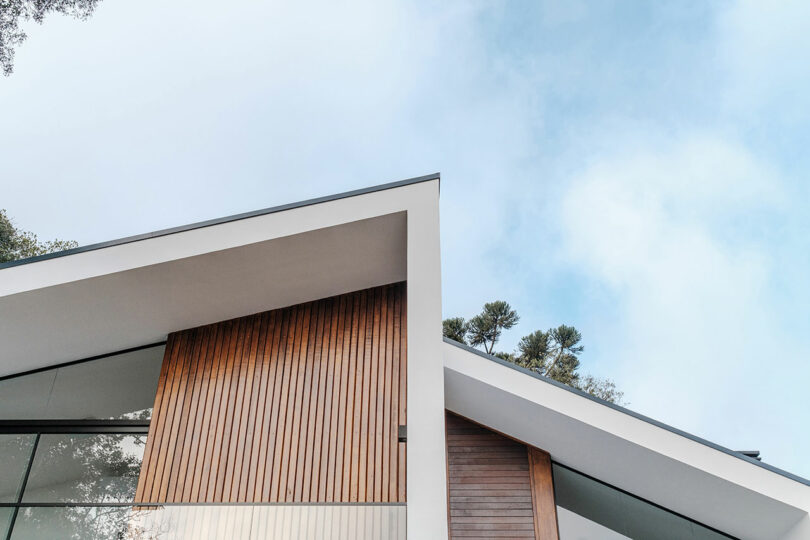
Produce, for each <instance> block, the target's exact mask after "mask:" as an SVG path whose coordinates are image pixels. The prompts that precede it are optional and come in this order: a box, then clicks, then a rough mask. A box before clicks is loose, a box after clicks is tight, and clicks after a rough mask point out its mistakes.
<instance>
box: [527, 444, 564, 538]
mask: <svg viewBox="0 0 810 540" xmlns="http://www.w3.org/2000/svg"><path fill="white" fill-rule="evenodd" d="M528 450H529V472H530V474H531V480H532V504H533V506H534V532H535V537H536V538H537V540H558V538H559V533H558V528H557V504H556V503H555V501H554V480H553V477H552V475H551V456H549V455H548V452H543V451H542V450H538V449H537V448H534V447H532V446H529V447H528Z"/></svg>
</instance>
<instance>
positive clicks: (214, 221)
mask: <svg viewBox="0 0 810 540" xmlns="http://www.w3.org/2000/svg"><path fill="white" fill-rule="evenodd" d="M430 180H439V181H441V176H440V174H439V173H433V174H428V175H425V176H417V177H415V178H408V179H406V180H399V181H397V182H389V183H387V184H380V185H377V186H372V187H367V188H362V189H355V190H352V191H344V192H343V193H337V194H335V195H327V196H325V197H317V198H315V199H307V200H305V201H300V202H295V203H289V204H282V205H280V206H273V207H270V208H263V209H261V210H253V211H252V212H244V213H242V214H235V215H232V216H227V217H222V218H216V219H209V220H207V221H199V222H197V223H191V224H189V225H181V226H179V227H172V228H169V229H162V230H159V231H154V232H150V233H144V234H138V235H135V236H127V237H126V238H119V239H117V240H109V241H107V242H99V243H97V244H90V245H87V246H79V247H77V248H73V249H67V250H65V251H57V252H55V253H47V254H45V255H38V256H36V257H28V258H26V259H19V260H16V261H9V262H5V263H0V270H3V269H4V268H11V267H12V266H20V265H23V264H31V263H35V262H39V261H45V260H48V259H55V258H57V257H66V256H68V255H75V254H76V253H84V252H85V251H95V250H97V249H103V248H107V247H112V246H120V245H122V244H129V243H131V242H138V241H140V240H148V239H149V238H156V237H158V236H167V235H169V234H176V233H181V232H185V231H191V230H193V229H202V228H203V227H211V226H213V225H221V224H223V223H229V222H231V221H239V220H241V219H248V218H252V217H257V216H264V215H267V214H275V213H276V212H283V211H285V210H293V209H295V208H303V207H305V206H312V205H314V204H320V203H325V202H331V201H337V200H340V199H347V198H349V197H356V196H358V195H366V194H368V193H376V192H377V191H385V190H387V189H394V188H398V187H403V186H410V185H412V184H419V183H421V182H428V181H430Z"/></svg>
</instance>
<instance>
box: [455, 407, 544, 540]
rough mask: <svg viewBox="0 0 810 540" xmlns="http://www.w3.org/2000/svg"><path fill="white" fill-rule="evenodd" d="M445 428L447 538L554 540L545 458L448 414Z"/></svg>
mask: <svg viewBox="0 0 810 540" xmlns="http://www.w3.org/2000/svg"><path fill="white" fill-rule="evenodd" d="M446 426H447V468H448V491H449V504H450V511H449V513H450V516H449V521H450V538H538V539H542V540H547V539H551V538H557V537H556V531H557V520H556V514H555V515H554V516H553V520H549V517H548V516H549V514H548V512H549V504H550V505H551V511H553V508H554V492H553V487H552V484H551V476H550V474H551V468H550V461H546V462H545V463H547V464H548V467H547V471H548V476H547V477H546V476H544V474H545V469H544V468H543V463H544V462H543V461H542V459H543V457H545V458H546V459H548V454H546V453H545V452H542V451H541V450H537V449H536V448H532V447H527V445H525V444H522V443H520V442H517V441H514V440H512V439H510V438H508V437H504V436H503V435H500V434H499V433H496V432H494V431H491V430H489V429H487V428H485V427H483V426H480V425H478V424H475V423H473V422H470V421H468V420H466V419H464V418H461V417H459V416H456V415H454V414H452V413H450V412H448V413H447V415H446ZM530 456H531V459H530ZM533 475H534V476H536V477H537V478H533ZM546 481H547V483H544V482H546ZM549 497H550V498H549ZM538 503H540V504H538ZM551 534H553V535H554V536H550V535H551Z"/></svg>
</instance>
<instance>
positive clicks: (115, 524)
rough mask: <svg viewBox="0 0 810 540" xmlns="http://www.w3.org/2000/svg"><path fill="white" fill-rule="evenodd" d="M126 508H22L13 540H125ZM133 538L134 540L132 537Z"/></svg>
mask: <svg viewBox="0 0 810 540" xmlns="http://www.w3.org/2000/svg"><path fill="white" fill-rule="evenodd" d="M129 513H130V509H129V508H128V507H121V506H118V507H103V506H102V507H99V506H95V507H86V506H85V507H81V506H79V507H64V506H57V507H45V506H39V507H23V508H20V511H19V513H18V514H17V519H16V520H15V522H14V532H13V534H12V535H11V538H12V539H13V540H29V539H30V540H35V539H36V540H40V539H42V538H76V539H82V540H83V539H90V538H92V539H93V540H96V539H98V540H119V539H121V538H128V536H127V524H128V521H129ZM133 538H135V537H133Z"/></svg>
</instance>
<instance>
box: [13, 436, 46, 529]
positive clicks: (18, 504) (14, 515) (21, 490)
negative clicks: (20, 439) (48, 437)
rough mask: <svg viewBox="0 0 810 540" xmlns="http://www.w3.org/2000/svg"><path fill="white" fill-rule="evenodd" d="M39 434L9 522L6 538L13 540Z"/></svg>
mask: <svg viewBox="0 0 810 540" xmlns="http://www.w3.org/2000/svg"><path fill="white" fill-rule="evenodd" d="M39 436H40V434H39V433H37V436H36V438H35V439H34V446H33V447H32V448H31V455H30V456H29V457H28V465H27V466H26V467H25V475H23V480H22V484H20V489H19V493H18V494H17V506H15V507H14V512H13V513H12V514H11V520H10V521H9V523H8V532H7V533H6V540H11V531H13V530H14V523H15V522H16V521H17V514H18V513H19V512H20V504H21V503H22V499H23V493H25V486H26V485H27V484H28V476H29V475H30V474H31V466H32V465H33V464H34V456H35V455H36V453H37V447H38V446H39Z"/></svg>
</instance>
